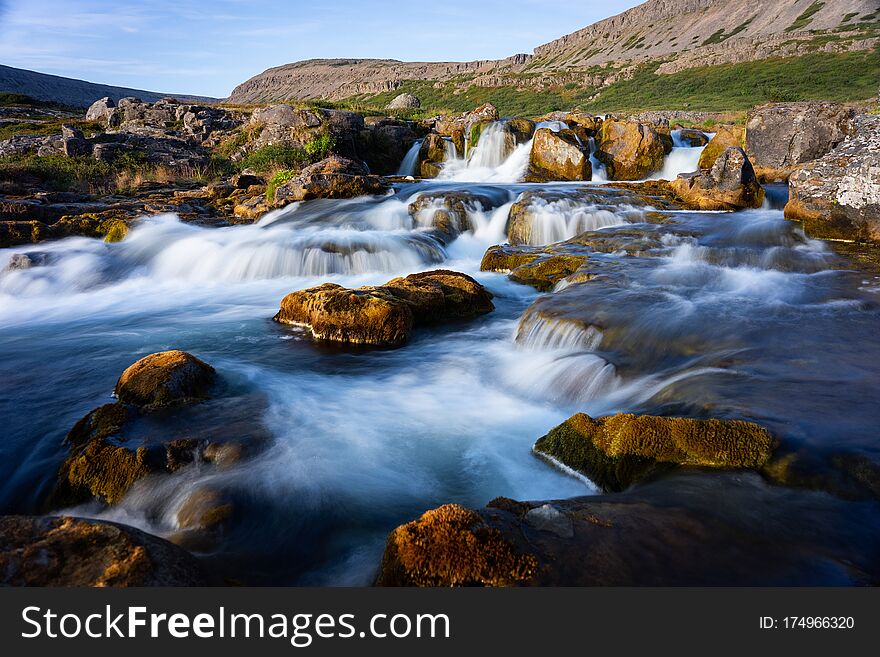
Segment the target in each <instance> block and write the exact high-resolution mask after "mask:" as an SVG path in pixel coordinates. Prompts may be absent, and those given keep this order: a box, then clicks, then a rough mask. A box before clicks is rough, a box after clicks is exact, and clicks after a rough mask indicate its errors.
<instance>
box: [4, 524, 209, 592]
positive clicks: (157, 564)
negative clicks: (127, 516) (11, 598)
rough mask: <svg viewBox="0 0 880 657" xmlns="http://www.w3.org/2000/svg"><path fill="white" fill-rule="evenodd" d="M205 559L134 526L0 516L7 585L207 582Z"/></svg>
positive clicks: (140, 584) (120, 585) (117, 584)
mask: <svg viewBox="0 0 880 657" xmlns="http://www.w3.org/2000/svg"><path fill="white" fill-rule="evenodd" d="M208 583H209V581H208V577H207V576H206V574H205V572H204V570H203V569H202V566H201V564H199V562H198V561H197V560H196V559H195V558H194V557H193V556H192V555H190V554H189V553H187V552H185V551H184V550H182V549H181V548H179V547H177V546H176V545H172V544H171V543H169V542H167V541H165V540H163V539H161V538H158V537H156V536H151V535H150V534H146V533H144V532H142V531H140V530H139V529H135V528H134V527H126V526H125V525H119V524H116V523H110V522H103V521H98V520H86V519H82V518H71V517H68V516H62V517H52V516H2V517H0V585H2V586H114V587H128V586H205V585H206V584H208Z"/></svg>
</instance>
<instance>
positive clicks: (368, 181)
mask: <svg viewBox="0 0 880 657" xmlns="http://www.w3.org/2000/svg"><path fill="white" fill-rule="evenodd" d="M386 191H388V183H387V182H385V181H384V180H383V179H382V178H381V177H379V176H371V175H369V174H368V173H367V170H366V168H365V167H364V166H362V165H361V164H358V163H357V162H355V161H354V160H349V159H347V158H344V157H339V156H338V155H331V156H330V157H328V158H326V159H324V160H321V161H320V162H317V163H316V164H312V165H310V166H307V167H306V168H305V169H303V170H302V172H301V173H300V174H299V175H298V176H296V177H294V178H293V179H292V180H290V181H289V182H287V183H284V184H283V185H279V186H278V187H276V189H275V197H274V199H270V200H274V201H275V203H277V204H281V205H285V204H287V203H292V202H294V201H308V200H311V199H316V198H351V197H353V196H366V195H370V194H383V193H385V192H386Z"/></svg>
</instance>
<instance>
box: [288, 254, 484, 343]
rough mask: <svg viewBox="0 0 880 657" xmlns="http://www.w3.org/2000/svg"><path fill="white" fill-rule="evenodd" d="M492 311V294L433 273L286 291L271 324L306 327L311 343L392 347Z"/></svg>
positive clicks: (469, 281)
mask: <svg viewBox="0 0 880 657" xmlns="http://www.w3.org/2000/svg"><path fill="white" fill-rule="evenodd" d="M492 310H494V305H493V304H492V293H491V292H489V291H488V290H486V289H485V288H484V287H483V286H482V285H480V284H479V283H477V282H476V281H475V280H474V279H473V278H471V277H470V276H467V275H466V274H460V273H458V272H453V271H447V270H442V269H441V270H437V271H429V272H422V273H420V274H411V275H410V276H407V277H405V278H395V279H393V280H391V281H388V282H387V283H386V284H385V285H381V286H370V287H361V288H357V289H354V290H351V289H348V288H344V287H342V286H340V285H336V284H335V283H324V284H323V285H319V286H317V287H313V288H309V289H307V290H301V291H299V292H292V293H291V294H288V295H287V296H286V297H284V299H282V301H281V309H280V310H279V311H278V313H277V314H276V315H275V317H274V319H275V321H276V322H279V323H281V324H292V325H297V326H306V327H308V329H309V330H310V331H311V333H312V335H313V336H314V338H315V339H317V340H324V341H329V342H342V343H348V344H363V345H373V346H388V347H394V346H399V345H402V344H404V343H405V342H407V341H408V340H409V336H410V332H411V331H412V329H413V327H416V326H422V325H426V324H438V323H444V322H450V321H455V320H461V319H470V318H473V317H476V316H478V315H483V314H486V313H488V312H491V311H492Z"/></svg>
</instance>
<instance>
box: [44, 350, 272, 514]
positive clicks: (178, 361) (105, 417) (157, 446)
mask: <svg viewBox="0 0 880 657" xmlns="http://www.w3.org/2000/svg"><path fill="white" fill-rule="evenodd" d="M214 378H215V373H214V369H213V368H212V367H211V366H210V365H207V364H206V363H204V362H202V361H201V360H199V359H198V358H196V357H195V356H193V355H191V354H188V353H186V352H182V351H170V352H161V353H157V354H153V355H151V356H147V357H146V358H143V359H141V360H139V361H138V362H137V363H135V364H133V365H132V366H130V367H129V368H127V369H126V370H125V372H123V374H122V376H121V377H120V378H119V381H118V382H117V384H116V393H117V396H118V398H119V401H117V402H116V403H113V404H105V405H103V406H100V407H98V408H96V409H95V410H93V411H91V412H90V413H88V414H87V415H86V416H85V417H83V418H82V419H81V420H79V421H78V422H77V423H76V424H75V425H74V426H73V428H72V429H71V430H70V432H69V433H68V434H67V438H66V442H67V444H68V445H69V447H70V453H69V455H68V457H67V459H65V461H64V463H62V465H61V467H60V469H59V472H58V479H57V482H56V486H55V489H54V490H53V491H52V493H51V495H50V497H49V505H50V506H51V507H59V506H69V505H72V504H77V503H79V502H83V501H85V500H88V499H91V498H97V499H98V500H100V501H102V502H104V503H107V504H115V503H116V502H118V501H120V500H121V499H122V498H123V497H124V496H125V494H126V493H127V492H128V491H129V489H130V488H131V487H132V486H133V485H134V484H135V483H136V482H137V481H139V480H140V479H143V478H144V477H146V476H148V475H152V474H159V473H169V472H174V471H176V470H179V469H180V468H182V467H185V466H187V465H189V464H192V463H194V462H196V461H199V462H204V463H214V462H218V461H219V460H223V459H225V458H226V457H228V456H229V454H230V453H231V451H233V450H236V451H237V452H238V453H239V454H240V455H243V454H244V453H245V452H246V451H247V450H249V449H251V448H252V447H254V446H256V445H258V444H259V442H260V441H261V440H263V439H264V437H265V436H263V435H260V433H259V431H258V430H257V429H256V427H257V426H258V423H256V424H254V423H253V422H251V423H250V424H249V426H248V427H246V428H242V426H237V425H235V423H234V422H232V421H228V420H226V418H225V417H224V412H226V413H231V409H230V408H229V406H231V405H230V404H228V400H226V399H223V400H219V402H218V405H217V406H216V407H214V408H212V409H210V410H207V411H206V412H205V413H204V416H207V417H208V418H209V419H210V422H209V423H208V426H204V427H203V426H201V424H200V422H198V421H193V411H192V409H190V408H189V407H191V406H193V405H195V404H199V405H201V404H206V403H208V402H207V401H206V400H207V399H208V398H209V397H210V395H211V392H212V385H213V382H214ZM204 421H205V419H204V418H202V420H201V422H204Z"/></svg>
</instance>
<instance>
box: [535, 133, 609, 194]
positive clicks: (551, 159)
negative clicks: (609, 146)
mask: <svg viewBox="0 0 880 657" xmlns="http://www.w3.org/2000/svg"><path fill="white" fill-rule="evenodd" d="M592 177H593V167H592V165H591V164H590V149H589V148H588V147H586V146H584V145H583V144H581V143H580V142H579V141H578V138H577V136H576V135H575V133H574V132H573V131H571V130H560V131H559V132H553V131H552V130H550V129H549V128H539V129H538V130H536V131H535V137H534V139H533V140H532V150H531V153H530V154H529V168H528V172H527V173H526V181H527V182H548V181H552V180H591V179H592Z"/></svg>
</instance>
